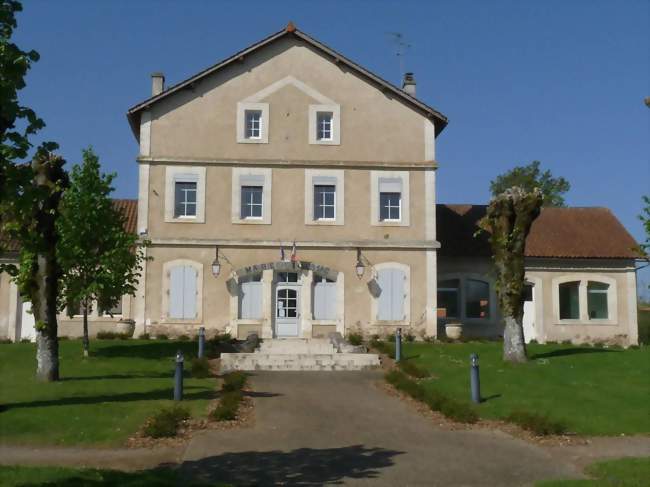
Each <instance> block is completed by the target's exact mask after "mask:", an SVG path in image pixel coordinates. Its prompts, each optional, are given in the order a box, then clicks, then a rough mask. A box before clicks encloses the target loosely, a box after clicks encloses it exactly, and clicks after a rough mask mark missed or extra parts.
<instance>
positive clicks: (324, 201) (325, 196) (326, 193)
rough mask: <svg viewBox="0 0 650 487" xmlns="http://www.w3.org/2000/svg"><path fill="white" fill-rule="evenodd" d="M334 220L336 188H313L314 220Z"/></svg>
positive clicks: (332, 186) (330, 186)
mask: <svg viewBox="0 0 650 487" xmlns="http://www.w3.org/2000/svg"><path fill="white" fill-rule="evenodd" d="M335 218H336V186H334V185H321V184H317V185H315V186H314V220H333V219H335Z"/></svg>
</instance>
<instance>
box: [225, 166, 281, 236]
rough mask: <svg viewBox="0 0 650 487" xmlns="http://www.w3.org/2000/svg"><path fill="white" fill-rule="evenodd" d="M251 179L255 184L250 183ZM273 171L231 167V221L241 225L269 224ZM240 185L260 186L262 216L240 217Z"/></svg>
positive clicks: (269, 169)
mask: <svg viewBox="0 0 650 487" xmlns="http://www.w3.org/2000/svg"><path fill="white" fill-rule="evenodd" d="M251 180H254V181H255V184H251ZM272 181H273V173H272V170H271V168H256V167H233V168H232V197H231V222H232V223H235V224H243V225H270V224H271V211H272V210H271V201H272V198H271V191H272ZM242 186H262V217H261V218H259V217H249V218H242V217H241V194H242V190H241V188H242Z"/></svg>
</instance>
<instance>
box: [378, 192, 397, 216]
mask: <svg viewBox="0 0 650 487" xmlns="http://www.w3.org/2000/svg"><path fill="white" fill-rule="evenodd" d="M401 213H402V193H379V219H380V220H381V221H399V220H400V219H401Z"/></svg>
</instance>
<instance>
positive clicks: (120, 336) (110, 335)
mask: <svg viewBox="0 0 650 487" xmlns="http://www.w3.org/2000/svg"><path fill="white" fill-rule="evenodd" d="M128 338H129V335H128V334H126V333H118V332H116V331H99V332H97V339H98V340H126V339H128Z"/></svg>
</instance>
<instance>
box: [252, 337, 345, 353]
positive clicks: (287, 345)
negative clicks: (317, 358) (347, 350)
mask: <svg viewBox="0 0 650 487" xmlns="http://www.w3.org/2000/svg"><path fill="white" fill-rule="evenodd" d="M336 352H337V350H336V348H334V346H333V345H332V344H331V343H330V341H329V340H323V339H312V340H309V339H301V338H287V339H280V340H277V339H276V340H266V341H264V342H262V343H261V344H260V347H259V348H258V349H257V350H255V353H268V354H277V355H295V354H303V355H304V354H312V355H313V354H316V355H319V354H320V355H322V354H332V353H336Z"/></svg>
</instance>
